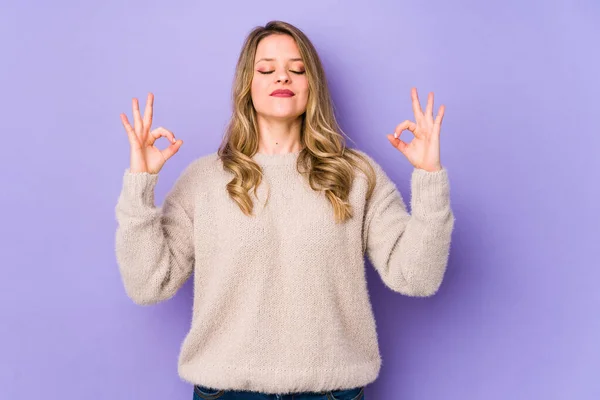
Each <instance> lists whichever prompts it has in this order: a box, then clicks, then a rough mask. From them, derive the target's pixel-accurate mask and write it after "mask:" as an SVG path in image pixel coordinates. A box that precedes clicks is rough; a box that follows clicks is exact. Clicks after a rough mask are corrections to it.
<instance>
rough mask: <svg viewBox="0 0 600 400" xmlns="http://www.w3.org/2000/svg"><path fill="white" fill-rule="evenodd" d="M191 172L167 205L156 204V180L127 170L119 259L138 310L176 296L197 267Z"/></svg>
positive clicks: (178, 182) (118, 235) (120, 211)
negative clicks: (195, 266)
mask: <svg viewBox="0 0 600 400" xmlns="http://www.w3.org/2000/svg"><path fill="white" fill-rule="evenodd" d="M191 176H192V174H190V168H189V167H188V168H187V169H186V170H185V171H184V173H182V174H181V175H180V176H179V178H178V179H177V180H176V182H175V184H174V186H173V188H172V189H171V190H170V191H169V193H168V194H167V196H166V198H165V200H164V202H163V205H162V206H161V207H157V206H155V204H154V188H155V185H156V183H157V181H158V174H150V173H146V172H131V171H130V170H129V168H128V169H126V170H125V174H124V176H123V187H122V190H121V193H120V196H119V198H118V201H117V205H116V207H115V212H116V218H117V223H118V227H117V232H116V243H115V245H116V246H115V247H116V257H117V262H118V266H119V271H120V273H121V278H122V281H123V284H124V286H125V291H126V293H127V295H128V296H129V297H130V298H131V299H132V300H133V301H134V302H135V303H136V304H140V305H149V304H155V303H158V302H160V301H163V300H167V299H169V298H171V297H173V296H174V295H175V293H176V292H177V290H178V289H179V288H180V287H181V286H182V285H183V284H184V283H185V281H186V280H187V279H188V278H189V277H190V275H191V273H192V270H193V264H194V245H193V204H194V203H193V192H192V191H193V185H192V182H191V181H190V180H191V179H190V178H191Z"/></svg>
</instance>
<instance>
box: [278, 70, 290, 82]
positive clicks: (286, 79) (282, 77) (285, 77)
mask: <svg viewBox="0 0 600 400" xmlns="http://www.w3.org/2000/svg"><path fill="white" fill-rule="evenodd" d="M289 81H290V77H289V75H288V74H287V73H286V72H280V73H279V76H278V77H277V83H281V82H285V83H288V82H289Z"/></svg>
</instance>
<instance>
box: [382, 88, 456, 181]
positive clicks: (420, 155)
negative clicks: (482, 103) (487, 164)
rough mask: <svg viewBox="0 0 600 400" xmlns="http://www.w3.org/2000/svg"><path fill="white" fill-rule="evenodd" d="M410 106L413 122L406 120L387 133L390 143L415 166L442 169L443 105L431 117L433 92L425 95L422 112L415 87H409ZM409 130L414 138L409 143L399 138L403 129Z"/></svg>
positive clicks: (432, 170)
mask: <svg viewBox="0 0 600 400" xmlns="http://www.w3.org/2000/svg"><path fill="white" fill-rule="evenodd" d="M411 97H412V106H413V111H414V113H415V121H416V123H415V122H412V121H410V120H406V121H404V122H402V123H400V124H398V126H396V129H395V130H394V134H388V135H387V138H388V140H389V141H390V143H391V144H392V145H393V146H394V147H395V148H397V149H398V150H399V151H400V152H401V153H402V154H404V155H405V156H406V158H407V159H408V161H410V163H411V164H412V165H413V166H414V167H415V168H420V169H424V170H425V171H429V172H435V171H439V170H441V169H442V165H441V162H440V129H441V127H442V119H443V117H444V110H445V107H444V106H443V105H442V106H440V108H439V111H438V114H437V116H436V117H435V120H434V119H433V92H431V93H429V96H428V97H427V108H426V109H425V112H424V113H423V110H421V104H420V102H419V96H418V94H417V89H416V88H412V89H411ZM405 130H409V131H411V132H412V133H413V135H414V138H413V139H412V140H411V141H410V143H406V142H404V141H402V140H400V138H399V137H400V135H401V134H402V132H403V131H405Z"/></svg>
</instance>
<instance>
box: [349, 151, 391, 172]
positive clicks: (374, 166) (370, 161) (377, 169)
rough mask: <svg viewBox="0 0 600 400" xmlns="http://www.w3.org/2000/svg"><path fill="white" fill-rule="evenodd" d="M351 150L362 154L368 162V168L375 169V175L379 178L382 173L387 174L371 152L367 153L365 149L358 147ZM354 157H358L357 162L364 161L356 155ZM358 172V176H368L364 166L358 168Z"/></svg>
mask: <svg viewBox="0 0 600 400" xmlns="http://www.w3.org/2000/svg"><path fill="white" fill-rule="evenodd" d="M351 150H352V151H353V152H354V153H356V154H358V155H360V156H362V158H363V159H364V160H365V161H366V163H367V168H368V167H371V168H372V169H373V172H374V173H375V176H376V177H377V178H379V177H381V176H382V175H384V176H385V172H384V170H383V168H382V166H381V165H380V164H379V163H378V162H377V161H376V160H375V157H373V156H372V155H370V154H369V153H367V152H366V151H364V150H360V149H356V148H352V149H351ZM354 158H355V159H356V161H357V162H359V163H362V162H361V161H360V160H359V159H357V158H356V157H354ZM356 172H357V176H358V177H361V178H365V177H366V174H365V172H364V170H363V169H362V168H356Z"/></svg>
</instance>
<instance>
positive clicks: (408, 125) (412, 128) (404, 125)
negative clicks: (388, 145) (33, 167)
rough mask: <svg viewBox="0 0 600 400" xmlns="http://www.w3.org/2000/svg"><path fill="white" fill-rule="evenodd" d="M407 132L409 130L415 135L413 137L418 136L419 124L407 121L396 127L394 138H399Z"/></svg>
mask: <svg viewBox="0 0 600 400" xmlns="http://www.w3.org/2000/svg"><path fill="white" fill-rule="evenodd" d="M405 130H409V131H411V132H412V133H413V135H415V136H417V133H416V131H417V124H415V123H414V122H412V121H411V120H408V119H407V120H406V121H404V122H401V123H399V124H398V125H396V129H394V137H395V138H398V137H399V136H400V135H402V132H404V131H405Z"/></svg>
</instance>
